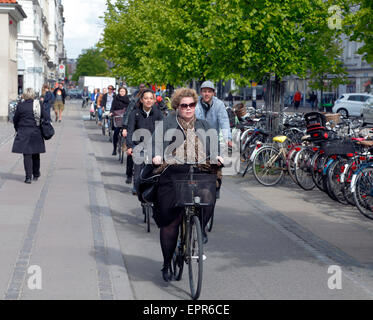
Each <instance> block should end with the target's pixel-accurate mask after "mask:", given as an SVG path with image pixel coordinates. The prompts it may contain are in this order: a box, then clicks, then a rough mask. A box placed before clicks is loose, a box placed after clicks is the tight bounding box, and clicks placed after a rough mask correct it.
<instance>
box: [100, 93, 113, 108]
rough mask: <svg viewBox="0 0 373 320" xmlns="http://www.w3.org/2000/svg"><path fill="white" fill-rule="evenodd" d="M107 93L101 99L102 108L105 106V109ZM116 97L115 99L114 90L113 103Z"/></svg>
mask: <svg viewBox="0 0 373 320" xmlns="http://www.w3.org/2000/svg"><path fill="white" fill-rule="evenodd" d="M107 95H108V94H107V93H105V94H104V95H103V97H102V100H101V108H102V107H104V108H105V110H106V102H107ZM114 99H115V93H114V92H113V103H114Z"/></svg>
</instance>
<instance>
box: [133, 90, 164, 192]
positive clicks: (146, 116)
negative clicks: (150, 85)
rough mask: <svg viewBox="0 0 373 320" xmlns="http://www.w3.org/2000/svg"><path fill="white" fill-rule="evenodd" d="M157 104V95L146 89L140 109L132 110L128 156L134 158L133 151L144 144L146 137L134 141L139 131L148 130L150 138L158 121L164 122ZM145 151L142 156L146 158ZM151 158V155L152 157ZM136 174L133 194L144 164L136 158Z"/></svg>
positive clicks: (141, 95)
mask: <svg viewBox="0 0 373 320" xmlns="http://www.w3.org/2000/svg"><path fill="white" fill-rule="evenodd" d="M154 104H155V94H154V92H153V91H152V90H150V89H145V90H143V91H141V93H140V100H139V106H138V108H135V109H133V110H132V112H131V114H130V115H129V118H128V128H127V139H126V141H127V148H128V149H127V155H132V156H133V149H134V148H135V147H136V145H138V144H139V143H141V142H144V137H143V136H142V137H141V139H140V141H133V139H132V138H133V134H134V132H135V131H136V130H138V129H146V130H148V132H149V134H150V137H151V136H152V134H153V132H154V130H155V125H156V121H162V119H163V115H162V112H161V111H160V110H159V109H158V108H157V107H155V106H154ZM145 155H146V153H145V150H144V151H143V153H142V154H141V156H143V157H144V156H145ZM150 156H151V155H150ZM133 161H134V170H133V171H134V172H133V193H134V194H135V193H136V192H137V185H138V178H139V176H140V171H141V168H142V167H143V165H144V162H143V161H142V162H140V161H139V159H136V158H135V157H134V159H133Z"/></svg>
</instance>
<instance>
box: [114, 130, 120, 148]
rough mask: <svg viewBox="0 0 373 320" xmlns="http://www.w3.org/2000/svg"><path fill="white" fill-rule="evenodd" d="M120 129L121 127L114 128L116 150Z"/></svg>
mask: <svg viewBox="0 0 373 320" xmlns="http://www.w3.org/2000/svg"><path fill="white" fill-rule="evenodd" d="M119 131H120V128H114V134H113V147H114V151H117V146H118V140H119Z"/></svg>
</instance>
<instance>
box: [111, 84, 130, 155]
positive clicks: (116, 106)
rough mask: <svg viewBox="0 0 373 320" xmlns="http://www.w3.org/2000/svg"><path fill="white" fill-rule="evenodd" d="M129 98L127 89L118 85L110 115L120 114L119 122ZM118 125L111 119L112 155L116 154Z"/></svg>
mask: <svg viewBox="0 0 373 320" xmlns="http://www.w3.org/2000/svg"><path fill="white" fill-rule="evenodd" d="M129 103H130V99H129V98H128V95H127V89H126V88H125V87H120V88H119V90H118V94H117V95H116V96H115V97H114V101H113V103H112V105H111V109H110V116H111V117H112V116H114V117H115V116H120V117H121V120H120V122H121V123H123V115H124V113H125V112H126V110H127V107H128V104H129ZM120 128H121V127H120V126H115V123H114V121H112V130H113V131H114V135H113V153H112V155H113V156H115V155H117V146H118V135H119V131H120Z"/></svg>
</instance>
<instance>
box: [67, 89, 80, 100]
mask: <svg viewBox="0 0 373 320" xmlns="http://www.w3.org/2000/svg"><path fill="white" fill-rule="evenodd" d="M82 91H83V90H80V89H69V90H67V92H66V99H67V100H69V99H82Z"/></svg>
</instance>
